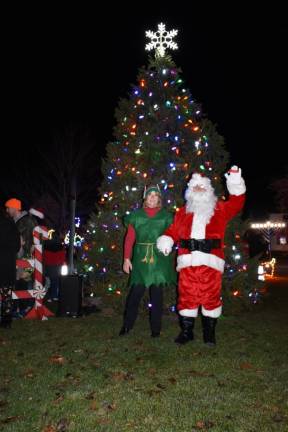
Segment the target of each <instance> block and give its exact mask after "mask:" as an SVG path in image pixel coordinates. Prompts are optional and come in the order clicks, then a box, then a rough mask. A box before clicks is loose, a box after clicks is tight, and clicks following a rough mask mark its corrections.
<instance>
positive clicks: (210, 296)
mask: <svg viewBox="0 0 288 432" xmlns="http://www.w3.org/2000/svg"><path fill="white" fill-rule="evenodd" d="M225 177H226V180H227V189H228V191H229V194H230V196H229V199H228V200H227V201H219V200H218V199H217V197H216V195H215V192H214V189H213V187H212V185H211V182H210V179H209V178H207V177H204V176H202V175H201V174H193V175H192V178H191V180H190V181H189V183H188V187H187V190H186V192H185V199H186V201H187V202H186V205H185V206H184V207H182V208H181V209H180V210H179V211H178V212H177V213H176V215H175V218H174V221H173V223H172V224H171V225H170V227H168V229H167V230H166V231H165V232H164V235H162V236H161V237H159V238H158V240H157V247H158V249H159V250H160V251H161V252H162V253H164V255H168V254H169V253H170V252H171V251H172V246H173V244H174V243H176V244H177V245H178V258H177V271H178V272H179V285H178V288H179V289H178V304H177V309H178V313H179V319H180V326H181V332H180V334H179V335H178V337H177V338H176V339H175V342H176V343H178V344H185V343H187V342H189V341H192V340H193V338H194V335H193V328H194V323H195V318H196V317H197V315H198V310H199V306H201V312H202V326H203V339H204V342H205V343H206V344H207V345H209V346H214V345H215V343H216V339H215V327H216V323H217V318H218V317H219V316H220V315H221V312H222V301H221V284H222V273H223V271H224V264H225V261H224V235H225V229H226V225H227V223H228V222H229V220H230V219H232V218H233V217H234V216H236V214H237V213H239V212H240V211H241V209H242V208H243V205H244V201H245V191H246V188H245V183H244V180H243V178H242V176H241V169H240V168H238V167H237V166H233V167H232V168H231V169H230V170H229V171H228V173H227V174H225Z"/></svg>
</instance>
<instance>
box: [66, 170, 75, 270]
mask: <svg viewBox="0 0 288 432" xmlns="http://www.w3.org/2000/svg"><path fill="white" fill-rule="evenodd" d="M75 214H76V177H73V178H72V180H71V189H70V236H69V264H68V267H69V270H68V274H69V275H72V274H73V273H74V237H75Z"/></svg>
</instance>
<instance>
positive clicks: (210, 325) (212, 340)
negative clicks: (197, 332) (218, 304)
mask: <svg viewBox="0 0 288 432" xmlns="http://www.w3.org/2000/svg"><path fill="white" fill-rule="evenodd" d="M216 324H217V318H211V317H208V316H204V315H202V327H203V340H204V343H205V344H206V345H207V346H211V347H213V346H215V345H216V337H215V327H216Z"/></svg>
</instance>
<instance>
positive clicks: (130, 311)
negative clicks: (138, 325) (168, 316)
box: [124, 285, 163, 333]
mask: <svg viewBox="0 0 288 432" xmlns="http://www.w3.org/2000/svg"><path fill="white" fill-rule="evenodd" d="M145 290H146V287H145V286H144V285H132V287H131V289H130V292H129V294H128V297H127V300H126V307H125V314H124V326H125V327H127V328H129V329H132V327H133V326H134V323H135V321H136V318H137V315H138V309H139V304H140V301H141V299H142V297H143V295H144V293H145ZM149 294H150V303H151V307H150V308H149V310H150V326H151V331H152V332H155V333H159V332H160V331H161V318H162V308H163V289H162V286H161V285H151V286H150V288H149Z"/></svg>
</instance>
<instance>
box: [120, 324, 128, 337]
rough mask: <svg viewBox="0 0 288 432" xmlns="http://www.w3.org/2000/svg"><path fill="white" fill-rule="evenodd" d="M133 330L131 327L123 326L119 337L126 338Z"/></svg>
mask: <svg viewBox="0 0 288 432" xmlns="http://www.w3.org/2000/svg"><path fill="white" fill-rule="evenodd" d="M130 330H131V329H130V328H129V327H125V326H123V327H122V328H121V330H120V332H119V336H124V335H127V334H128V333H129V331H130Z"/></svg>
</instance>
